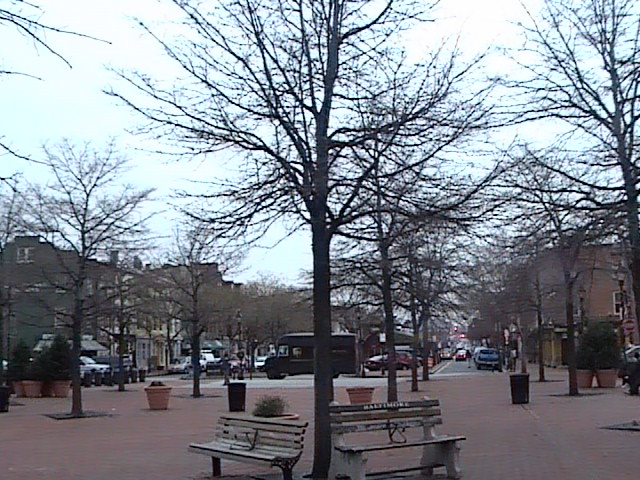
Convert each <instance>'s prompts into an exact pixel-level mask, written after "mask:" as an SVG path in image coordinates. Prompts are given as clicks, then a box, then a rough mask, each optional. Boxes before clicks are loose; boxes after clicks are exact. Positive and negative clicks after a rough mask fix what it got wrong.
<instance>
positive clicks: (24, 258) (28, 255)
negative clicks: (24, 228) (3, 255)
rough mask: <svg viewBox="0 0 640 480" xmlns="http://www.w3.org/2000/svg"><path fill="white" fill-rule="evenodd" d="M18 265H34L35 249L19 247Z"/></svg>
mask: <svg viewBox="0 0 640 480" xmlns="http://www.w3.org/2000/svg"><path fill="white" fill-rule="evenodd" d="M16 263H33V247H18V258H17V260H16Z"/></svg>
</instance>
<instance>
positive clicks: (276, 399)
mask: <svg viewBox="0 0 640 480" xmlns="http://www.w3.org/2000/svg"><path fill="white" fill-rule="evenodd" d="M288 408H289V404H288V403H287V401H286V400H285V399H284V398H282V397H281V396H279V395H263V396H261V397H259V398H258V400H256V403H255V405H254V407H253V411H252V412H251V413H252V414H253V416H255V417H267V418H278V419H288V420H297V419H298V418H299V415H298V414H297V413H287V409H288Z"/></svg>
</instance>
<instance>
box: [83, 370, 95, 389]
mask: <svg viewBox="0 0 640 480" xmlns="http://www.w3.org/2000/svg"><path fill="white" fill-rule="evenodd" d="M81 385H82V386H83V387H90V386H91V385H93V372H84V374H83V375H82V383H81Z"/></svg>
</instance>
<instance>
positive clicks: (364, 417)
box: [330, 408, 442, 424]
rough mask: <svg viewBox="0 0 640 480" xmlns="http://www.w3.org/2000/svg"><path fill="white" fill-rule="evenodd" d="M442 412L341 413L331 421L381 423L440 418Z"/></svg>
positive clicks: (382, 411)
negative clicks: (432, 417)
mask: <svg viewBox="0 0 640 480" xmlns="http://www.w3.org/2000/svg"><path fill="white" fill-rule="evenodd" d="M439 415H442V412H441V411H440V409H439V408H421V409H418V410H413V409H407V410H390V411H384V410H380V411H375V412H356V413H339V414H332V415H330V421H331V423H332V424H334V423H348V422H366V421H379V420H391V419H394V418H412V417H427V416H439Z"/></svg>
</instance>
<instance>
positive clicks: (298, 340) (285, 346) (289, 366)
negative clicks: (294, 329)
mask: <svg viewBox="0 0 640 480" xmlns="http://www.w3.org/2000/svg"><path fill="white" fill-rule="evenodd" d="M313 351H314V335H313V333H290V334H288V335H284V336H283V337H280V339H279V340H278V345H277V348H276V355H275V356H272V357H268V358H267V359H266V360H265V364H264V371H265V372H266V373H267V378H270V379H278V380H280V379H283V378H284V377H285V376H286V375H301V374H303V373H313ZM331 361H332V365H333V373H334V378H335V377H337V376H338V375H340V374H341V373H352V374H353V373H356V336H355V335H353V334H351V333H334V334H332V335H331Z"/></svg>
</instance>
